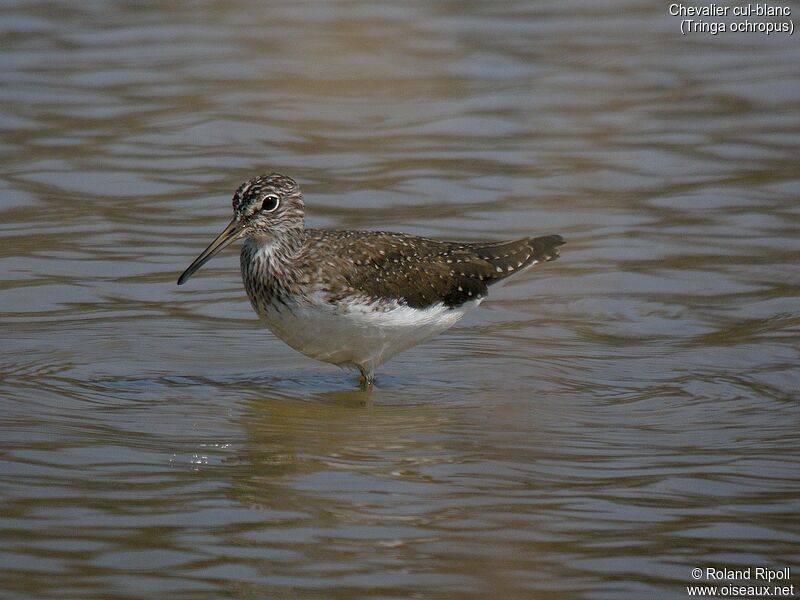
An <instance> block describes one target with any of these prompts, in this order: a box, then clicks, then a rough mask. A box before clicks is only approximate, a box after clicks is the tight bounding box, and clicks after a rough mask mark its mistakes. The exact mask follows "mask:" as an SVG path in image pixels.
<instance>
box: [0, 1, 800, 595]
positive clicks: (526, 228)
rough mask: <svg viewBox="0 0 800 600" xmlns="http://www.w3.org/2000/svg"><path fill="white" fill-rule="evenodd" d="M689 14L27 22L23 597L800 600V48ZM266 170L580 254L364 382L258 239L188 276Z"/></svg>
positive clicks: (7, 324) (20, 333) (376, 204)
mask: <svg viewBox="0 0 800 600" xmlns="http://www.w3.org/2000/svg"><path fill="white" fill-rule="evenodd" d="M790 5H791V6H793V7H794V8H795V9H796V10H795V12H797V13H798V14H800V7H798V6H797V4H796V3H792V4H790ZM795 18H796V17H795ZM678 27H679V20H678V19H677V18H676V17H671V16H669V14H668V11H667V5H666V4H663V5H660V4H659V3H652V2H645V1H644V0H631V1H628V2H604V3H597V2H589V1H588V0H587V1H582V2H570V3H557V2H527V3H526V2H521V1H520V2H503V3H497V4H494V3H489V2H486V3H481V2H408V3H405V2H404V3H395V4H389V3H381V2H373V3H355V2H335V3H334V2H331V3H324V2H301V3H295V2H285V3H263V2H250V3H247V2H204V3H186V5H185V6H184V7H183V8H180V7H175V6H172V5H171V4H168V3H147V2H140V3H135V2H99V1H98V2H83V3H77V2H75V3H60V4H57V5H56V4H54V5H46V4H42V3H36V2H28V1H20V2H6V3H4V4H3V5H2V8H0V36H1V37H0V39H2V40H3V43H2V50H0V98H2V109H0V153H2V170H1V171H0V172H1V173H2V177H0V341H1V343H2V351H1V352H0V378H1V379H0V597H2V598H4V599H5V598H9V599H11V598H13V599H30V598H37V599H38V598H81V599H91V600H99V599H103V600H107V599H112V600H114V599H133V598H148V599H152V598H187V599H222V598H226V599H227V598H231V599H240V598H241V599H244V598H296V597H318V598H339V599H348V600H349V599H354V598H410V597H415V598H486V597H496V598H592V599H611V598H656V597H658V598H685V597H687V596H686V590H685V586H686V585H688V584H691V583H693V580H692V579H691V577H690V571H691V569H692V568H694V567H700V568H706V567H711V566H718V567H729V568H744V567H748V566H752V567H755V566H768V567H772V568H781V567H786V566H790V567H795V572H794V573H793V574H792V577H793V581H792V582H790V583H794V584H795V585H796V586H798V585H800V527H798V514H800V464H799V462H798V461H799V460H800V455H799V453H798V450H797V448H798V443H797V440H798V430H799V428H800V402H799V400H800V396H799V395H798V389H800V374H799V371H798V364H800V267H799V266H798V265H799V264H800V235H798V234H800V209H799V208H798V206H800V204H799V203H798V198H799V197H800V166H799V165H800V161H798V156H799V155H800V137H799V136H800V71H798V64H800V51H799V50H800V48H799V47H798V42H797V35H794V36H788V35H785V34H782V35H780V34H773V35H770V36H766V35H758V34H751V35H744V34H730V33H728V34H724V35H722V34H720V35H718V36H711V35H707V34H694V35H689V36H685V37H684V36H681V34H680V32H679V30H678ZM270 170H279V171H282V172H285V173H287V174H289V175H291V176H293V177H294V178H296V179H297V180H298V181H299V182H300V183H301V185H303V187H304V190H305V192H306V201H307V205H308V221H309V223H310V224H311V225H314V226H326V227H337V228H372V229H388V230H398V231H407V232H411V233H416V234H422V235H426V236H436V237H443V238H449V239H465V240H472V239H503V238H510V237H514V236H522V235H527V234H530V233H536V234H544V233H561V234H562V235H564V236H565V237H566V238H567V239H568V245H567V246H565V247H564V248H563V252H562V258H561V259H560V260H559V261H557V262H555V263H551V264H548V265H546V266H544V267H542V268H538V269H534V270H531V271H528V272H527V273H526V274H524V275H522V276H521V277H519V278H517V279H515V280H514V281H513V282H512V283H511V284H509V285H508V286H506V287H505V288H503V289H502V290H498V291H497V293H493V294H492V295H491V297H490V299H489V301H488V302H486V303H484V305H483V306H482V307H481V308H480V309H479V310H478V311H475V312H474V313H471V314H470V315H469V316H468V317H467V318H466V319H465V320H464V321H462V322H461V323H460V324H459V325H458V326H456V327H455V328H454V329H452V330H450V331H449V332H447V333H446V334H444V335H442V336H440V337H438V338H436V339H435V340H433V341H431V342H429V343H427V344H425V345H423V346H420V347H418V348H416V349H413V350H411V351H408V352H406V353H404V354H401V355H400V356H399V357H397V358H396V359H395V360H393V361H392V362H390V363H388V364H387V365H385V366H384V367H383V368H382V369H381V370H380V371H379V373H378V376H379V379H378V385H377V387H376V389H374V390H373V391H372V392H371V393H369V394H366V393H362V392H359V391H358V390H357V389H356V383H355V382H356V377H355V375H354V374H352V373H347V372H343V371H339V370H338V369H336V368H335V367H332V366H330V365H325V364H322V363H316V362H313V361H310V360H308V359H306V358H304V357H302V356H300V355H298V354H297V353H295V352H294V351H292V350H291V349H289V348H288V347H286V346H284V345H283V344H282V343H281V342H279V341H278V340H276V339H275V338H273V337H272V336H271V335H270V334H269V333H267V332H266V331H265V330H263V329H262V328H261V327H260V326H259V324H258V322H257V320H256V318H255V316H254V315H253V314H252V312H251V309H250V307H249V305H248V303H247V300H246V298H245V295H244V291H243V289H242V286H241V282H240V279H239V273H238V259H237V256H236V252H234V251H228V252H226V253H225V255H224V256H222V257H220V258H218V259H216V260H215V261H214V262H213V263H211V264H209V265H208V266H207V267H206V268H204V269H203V271H202V272H200V273H199V274H198V275H197V276H196V277H195V278H193V279H192V280H191V281H190V283H189V284H187V285H186V286H183V287H181V288H177V287H176V286H175V280H176V278H177V275H178V274H179V273H180V272H181V271H182V270H183V269H184V268H185V267H186V266H187V265H188V264H189V262H190V260H191V259H192V258H194V256H195V255H196V254H197V253H198V252H199V251H200V250H201V249H202V248H203V247H204V246H205V245H206V244H207V243H208V242H209V241H210V240H211V238H212V237H213V235H215V234H216V233H217V231H219V230H220V229H221V228H222V226H224V224H225V223H227V220H228V219H229V214H230V202H229V201H230V197H231V195H232V193H233V191H234V189H235V188H236V186H237V185H238V184H239V183H240V181H242V180H244V179H246V178H249V177H252V176H253V175H257V174H259V173H262V172H265V171H270ZM740 583H741V582H740ZM796 593H800V592H796Z"/></svg>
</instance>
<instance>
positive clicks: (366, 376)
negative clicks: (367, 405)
mask: <svg viewBox="0 0 800 600" xmlns="http://www.w3.org/2000/svg"><path fill="white" fill-rule="evenodd" d="M358 370H359V371H361V378H360V379H359V381H358V384H359V386H360V387H361V389H362V390H369V389H372V384H373V383H375V373H373V372H372V369H365V368H364V367H362V366H360V365H359V367H358Z"/></svg>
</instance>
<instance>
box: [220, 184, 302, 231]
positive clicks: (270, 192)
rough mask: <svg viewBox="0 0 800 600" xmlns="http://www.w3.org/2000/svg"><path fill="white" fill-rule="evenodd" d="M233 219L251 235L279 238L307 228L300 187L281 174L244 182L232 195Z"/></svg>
mask: <svg viewBox="0 0 800 600" xmlns="http://www.w3.org/2000/svg"><path fill="white" fill-rule="evenodd" d="M233 213H234V218H235V219H236V220H237V221H238V222H239V223H240V224H241V225H242V226H244V228H245V232H246V235H248V236H257V237H258V236H264V235H268V236H270V237H271V236H280V235H282V234H285V233H288V232H291V231H292V230H296V229H300V230H302V229H303V227H304V215H305V206H304V203H303V194H302V193H301V191H300V186H299V185H297V182H296V181H294V179H292V178H291V177H287V176H286V175H281V174H280V173H270V174H269V175H259V176H258V177H255V178H253V179H250V180H248V181H245V182H244V183H243V184H242V185H240V186H239V189H237V190H236V193H235V194H234V195H233Z"/></svg>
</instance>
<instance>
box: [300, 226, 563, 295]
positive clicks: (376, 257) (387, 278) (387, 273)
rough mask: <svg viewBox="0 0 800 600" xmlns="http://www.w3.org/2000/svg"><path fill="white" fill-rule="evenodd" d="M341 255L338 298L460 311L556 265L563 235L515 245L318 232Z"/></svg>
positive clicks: (335, 289) (338, 258)
mask: <svg viewBox="0 0 800 600" xmlns="http://www.w3.org/2000/svg"><path fill="white" fill-rule="evenodd" d="M314 233H315V234H317V235H320V236H322V237H324V238H327V239H326V240H322V239H320V240H319V242H320V243H321V244H322V245H324V246H326V247H327V251H328V252H329V253H332V254H335V256H334V261H333V264H336V265H337V268H338V270H339V275H340V276H339V277H335V278H331V277H330V274H327V276H326V277H325V279H327V280H328V281H331V279H334V280H336V281H338V283H339V285H335V286H333V288H332V289H331V290H330V291H331V293H332V295H333V296H334V298H342V297H345V296H348V295H351V294H353V293H360V294H363V295H366V296H368V297H372V298H376V299H381V298H382V299H393V300H398V301H401V302H404V303H406V304H408V306H411V307H412V308H425V307H427V306H431V305H433V304H437V303H439V302H443V303H444V304H445V305H446V306H450V307H453V306H459V305H461V304H463V303H464V302H469V301H470V300H477V299H480V298H483V297H484V296H485V295H486V292H487V288H488V286H490V285H492V284H493V283H495V282H497V281H500V280H501V279H505V278H506V277H508V276H510V275H513V274H514V273H516V272H518V271H520V270H522V269H525V268H526V267H528V266H529V265H531V264H535V263H536V262H543V261H548V260H553V259H555V258H556V257H557V256H558V252H557V251H556V247H557V246H560V245H561V244H563V243H564V240H563V239H562V238H561V236H558V235H548V236H543V237H538V238H523V239H520V240H515V241H511V242H494V243H481V242H475V243H457V242H444V241H438V240H430V239H426V238H419V237H414V236H410V235H405V234H396V233H385V232H358V235H356V234H355V233H354V232H344V231H338V232H337V231H322V230H316V231H315V232H314Z"/></svg>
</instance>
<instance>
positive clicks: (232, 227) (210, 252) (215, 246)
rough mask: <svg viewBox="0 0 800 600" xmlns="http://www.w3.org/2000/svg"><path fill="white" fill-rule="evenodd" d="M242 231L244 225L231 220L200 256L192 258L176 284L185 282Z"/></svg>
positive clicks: (236, 238)
mask: <svg viewBox="0 0 800 600" xmlns="http://www.w3.org/2000/svg"><path fill="white" fill-rule="evenodd" d="M243 232H244V227H242V226H241V225H240V224H239V223H237V222H236V219H234V220H233V221H231V222H230V223H229V224H228V226H227V227H226V228H225V229H224V230H223V231H222V233H220V234H219V235H218V236H217V237H216V239H215V240H214V241H213V242H211V243H210V244H209V245H208V248H206V249H205V250H203V252H202V253H201V254H200V256H198V257H197V258H195V259H194V262H192V264H190V265H189V268H188V269H186V270H185V271H184V272H183V273H181V276H180V277H178V285H182V284H183V283H185V282H186V280H187V279H189V277H191V276H192V275H194V272H195V271H197V270H198V269H199V268H200V267H202V266H203V265H204V264H206V263H207V262H208V261H209V260H211V259H212V258H213V257H214V256H215V255H216V254H217V253H219V251H220V250H222V249H223V248H225V247H226V246H229V245H230V244H231V243H233V242H235V241H236V240H238V239H239V238H240V237H241V236H242V233H243Z"/></svg>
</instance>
